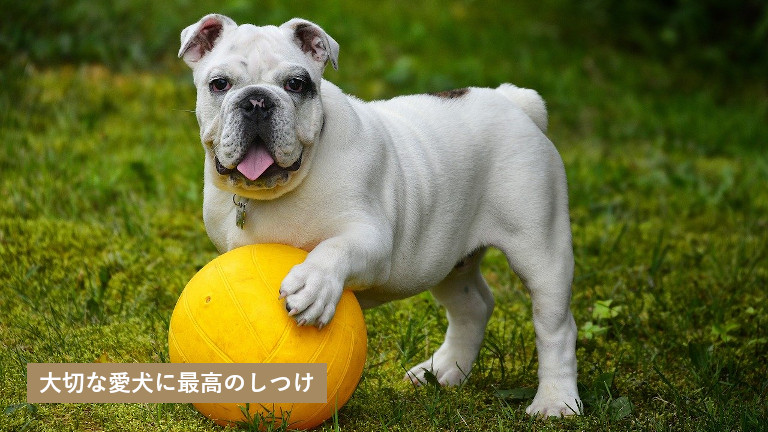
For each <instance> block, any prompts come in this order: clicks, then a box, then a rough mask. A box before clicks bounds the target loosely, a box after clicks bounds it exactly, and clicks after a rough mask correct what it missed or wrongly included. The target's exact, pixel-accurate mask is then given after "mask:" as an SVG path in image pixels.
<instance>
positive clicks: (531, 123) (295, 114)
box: [179, 14, 581, 416]
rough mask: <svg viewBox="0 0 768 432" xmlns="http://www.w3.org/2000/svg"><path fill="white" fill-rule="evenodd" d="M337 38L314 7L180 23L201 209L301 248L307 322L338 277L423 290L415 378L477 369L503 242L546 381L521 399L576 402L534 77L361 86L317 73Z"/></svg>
mask: <svg viewBox="0 0 768 432" xmlns="http://www.w3.org/2000/svg"><path fill="white" fill-rule="evenodd" d="M338 56H339V44H338V43H337V42H336V41H335V40H334V39H333V38H332V37H331V36H329V35H328V34H327V33H326V32H325V31H324V30H323V29H322V28H320V27H319V26H318V25H316V24H314V23H312V22H310V21H306V20H303V19H298V18H294V19H292V20H290V21H288V22H286V23H284V24H282V25H280V26H263V27H257V26H254V25H250V24H245V25H238V24H236V23H235V22H234V21H233V20H232V19H230V18H228V17H226V16H223V15H218V14H211V15H207V16H205V17H203V18H202V19H201V20H200V21H199V22H197V23H195V24H192V25H190V26H189V27H187V28H186V29H184V30H183V31H182V33H181V49H180V50H179V57H180V58H182V59H183V60H184V61H185V62H186V64H187V65H189V66H190V67H191V69H192V71H193V77H194V82H195V86H196V88H197V102H196V109H195V113H196V116H197V120H198V123H199V125H200V138H201V141H202V144H203V148H204V150H205V165H204V193H203V195H204V197H203V218H204V222H205V227H206V231H207V233H208V235H209V237H210V238H211V240H212V241H213V243H214V244H215V246H216V247H217V248H218V250H219V251H221V252H225V251H228V250H231V249H234V248H237V247H239V246H243V245H248V244H255V243H283V244H288V245H292V246H295V247H298V248H301V249H304V250H307V251H309V255H308V256H307V258H306V260H305V261H304V262H303V263H301V264H299V265H296V266H295V267H293V268H292V269H291V271H290V272H289V273H288V275H287V276H286V277H285V279H284V280H283V282H282V285H281V287H280V293H279V296H280V298H282V299H284V301H285V307H286V310H287V313H289V314H290V315H291V316H293V317H294V318H295V319H296V320H297V322H298V324H299V325H315V326H317V327H319V328H321V327H322V326H324V325H326V324H327V323H328V322H329V321H330V320H331V318H332V317H333V315H334V311H335V308H336V304H337V303H338V301H339V298H340V296H341V294H342V290H343V289H344V287H345V286H346V287H349V288H351V289H353V290H354V293H355V294H356V296H357V298H358V300H359V302H360V305H361V306H362V307H364V308H368V307H373V306H376V305H379V304H382V303H385V302H388V301H391V300H396V299H402V298H405V297H409V296H413V295H415V294H418V293H420V292H422V291H424V290H427V289H428V290H429V291H430V292H431V293H432V295H433V296H434V298H435V300H436V301H437V302H438V303H439V304H441V305H442V306H444V308H445V311H446V314H447V318H448V329H447V332H446V335H445V341H444V342H443V344H442V345H441V346H440V347H439V348H438V349H437V351H435V352H434V354H433V355H432V356H431V357H430V358H429V359H427V360H425V361H424V362H422V363H420V364H418V365H416V366H414V367H413V368H412V369H410V370H409V371H408V372H407V374H406V379H410V380H412V381H413V382H414V383H416V384H418V383H420V382H423V381H424V379H425V374H427V373H428V372H429V373H431V374H433V375H434V377H436V378H437V380H438V381H439V382H440V383H441V384H443V385H457V384H460V383H461V382H463V381H464V380H465V379H466V378H467V377H468V376H469V374H470V372H471V369H472V365H473V363H474V361H475V358H476V357H477V354H478V351H479V350H480V347H481V344H482V341H483V337H484V333H485V328H486V324H487V322H488V320H489V318H490V316H491V312H492V311H493V307H494V300H493V295H492V294H491V291H490V289H489V288H488V285H487V283H486V282H485V280H484V279H483V276H482V275H481V273H480V262H481V259H482V257H483V255H484V253H485V252H486V250H487V248H488V247H495V248H498V249H499V250H501V251H502V252H503V253H504V255H505V256H506V258H507V260H508V262H509V264H510V267H511V268H512V269H513V270H514V271H515V273H516V274H517V275H518V276H519V277H520V279H521V280H522V281H523V282H524V284H525V285H526V287H527V288H528V290H529V291H530V294H531V301H532V305H533V323H534V328H535V332H536V347H537V350H538V356H539V357H538V358H539V369H538V377H539V386H538V390H537V392H536V396H535V398H534V399H533V402H532V403H531V405H530V406H529V407H528V408H527V410H526V411H527V412H528V413H529V414H531V415H538V416H562V415H571V414H578V413H579V412H580V409H581V408H580V407H581V402H580V399H579V395H578V390H577V386H576V354H575V343H576V335H577V330H576V324H575V321H574V319H573V315H572V313H571V310H570V299H571V283H572V279H573V267H574V263H573V247H572V244H571V228H570V218H569V213H568V192H567V182H566V176H565V169H564V166H563V162H562V159H561V158H560V155H559V153H558V152H557V150H556V149H555V147H554V145H553V144H552V142H551V141H550V140H549V139H548V138H547V136H546V135H545V132H546V129H547V111H546V107H545V105H544V101H543V100H542V98H541V97H540V96H539V95H538V93H536V92H535V91H533V90H529V89H523V88H518V87H516V86H513V85H510V84H503V85H501V86H500V87H498V88H496V89H489V88H465V89H460V90H453V91H448V92H442V93H436V94H423V95H412V96H403V97H397V98H394V99H391V100H387V101H374V102H363V101H361V100H359V99H357V98H355V97H352V96H348V95H346V94H344V93H343V92H342V91H341V90H340V89H339V88H338V87H337V86H335V85H334V84H332V83H331V82H329V81H326V80H325V79H323V72H324V70H325V67H326V65H327V64H328V63H330V64H331V65H332V67H333V68H338Z"/></svg>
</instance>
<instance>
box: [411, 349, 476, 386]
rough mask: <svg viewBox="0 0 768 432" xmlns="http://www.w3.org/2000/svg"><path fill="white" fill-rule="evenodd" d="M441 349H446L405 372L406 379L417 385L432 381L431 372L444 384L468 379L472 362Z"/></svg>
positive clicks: (456, 383)
mask: <svg viewBox="0 0 768 432" xmlns="http://www.w3.org/2000/svg"><path fill="white" fill-rule="evenodd" d="M441 351H444V350H441V349H438V350H437V351H436V352H435V354H433V355H432V357H431V358H430V359H429V360H426V361H423V362H421V363H419V364H417V365H416V366H414V367H412V368H411V369H410V370H409V371H408V372H407V373H406V374H405V379H406V380H407V381H411V382H412V383H413V384H415V385H422V384H425V383H427V382H429V381H430V378H428V375H429V374H431V376H433V377H435V378H436V379H437V382H438V383H440V385H444V386H455V385H459V384H461V383H462V382H464V381H466V380H467V378H469V372H470V369H471V368H472V362H467V361H466V360H464V361H460V360H459V359H458V358H457V357H456V356H452V355H447V354H445V353H444V352H441ZM462 363H463V366H462Z"/></svg>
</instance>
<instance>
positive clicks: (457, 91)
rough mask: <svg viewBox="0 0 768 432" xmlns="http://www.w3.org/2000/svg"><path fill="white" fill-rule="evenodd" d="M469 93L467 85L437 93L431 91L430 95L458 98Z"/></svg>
mask: <svg viewBox="0 0 768 432" xmlns="http://www.w3.org/2000/svg"><path fill="white" fill-rule="evenodd" d="M467 93H469V89H468V88H466V87H465V88H460V89H454V90H446V91H441V92H437V93H430V95H431V96H436V97H439V98H442V99H457V98H460V97H462V96H464V95H465V94H467Z"/></svg>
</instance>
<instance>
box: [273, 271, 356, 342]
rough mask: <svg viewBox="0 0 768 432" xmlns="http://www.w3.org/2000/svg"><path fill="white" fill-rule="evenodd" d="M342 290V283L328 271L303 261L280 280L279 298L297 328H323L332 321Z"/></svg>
mask: <svg viewBox="0 0 768 432" xmlns="http://www.w3.org/2000/svg"><path fill="white" fill-rule="evenodd" d="M343 289H344V284H343V281H340V280H339V278H338V277H335V276H334V275H333V274H332V273H331V272H329V271H327V270H323V269H320V268H318V267H317V266H313V265H311V264H309V263H307V262H304V263H303V264H299V265H297V266H294V267H293V268H292V269H291V271H290V272H289V273H288V275H287V276H286V277H285V279H283V283H282V284H281V285H280V298H281V299H285V309H286V310H287V311H288V314H289V315H291V316H293V317H294V318H295V319H296V322H297V323H298V324H299V325H316V326H317V327H318V328H323V327H324V326H325V325H327V324H328V323H329V322H330V321H331V318H333V314H334V313H335V312H336V305H337V304H338V303H339V299H340V298H341V293H342V291H343Z"/></svg>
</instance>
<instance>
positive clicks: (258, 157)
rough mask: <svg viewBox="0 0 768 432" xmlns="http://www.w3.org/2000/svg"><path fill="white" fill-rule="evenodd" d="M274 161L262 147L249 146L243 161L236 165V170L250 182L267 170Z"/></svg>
mask: <svg viewBox="0 0 768 432" xmlns="http://www.w3.org/2000/svg"><path fill="white" fill-rule="evenodd" d="M273 163H275V160H274V159H272V156H270V154H269V152H267V149H265V148H264V147H263V146H260V145H256V146H251V148H249V149H248V153H247V154H246V155H245V159H243V161H242V162H240V163H239V164H238V165H237V170H238V171H240V172H241V173H242V174H243V175H244V176H246V177H248V178H249V179H251V180H256V179H257V178H259V176H260V175H262V174H263V173H264V171H266V170H267V168H269V167H270V166H271V165H272V164H273Z"/></svg>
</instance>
